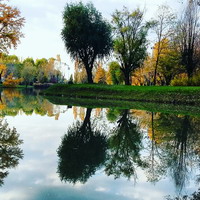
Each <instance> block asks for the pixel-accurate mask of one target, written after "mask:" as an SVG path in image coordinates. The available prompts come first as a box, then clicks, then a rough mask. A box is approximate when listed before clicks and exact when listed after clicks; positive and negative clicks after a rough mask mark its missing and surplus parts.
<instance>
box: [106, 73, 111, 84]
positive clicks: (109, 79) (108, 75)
mask: <svg viewBox="0 0 200 200" xmlns="http://www.w3.org/2000/svg"><path fill="white" fill-rule="evenodd" d="M106 83H107V84H108V85H112V77H111V74H110V72H107V74H106Z"/></svg>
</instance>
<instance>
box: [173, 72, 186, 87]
mask: <svg viewBox="0 0 200 200" xmlns="http://www.w3.org/2000/svg"><path fill="white" fill-rule="evenodd" d="M188 84H189V80H188V77H187V75H186V74H179V75H177V76H175V77H174V79H173V80H172V81H171V85H172V86H187V85H188Z"/></svg>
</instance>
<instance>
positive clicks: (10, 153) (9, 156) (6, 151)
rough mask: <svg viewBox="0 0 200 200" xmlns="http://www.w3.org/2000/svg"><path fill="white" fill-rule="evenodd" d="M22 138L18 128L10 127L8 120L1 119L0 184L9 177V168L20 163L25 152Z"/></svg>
mask: <svg viewBox="0 0 200 200" xmlns="http://www.w3.org/2000/svg"><path fill="white" fill-rule="evenodd" d="M21 144H22V140H20V139H19V134H18V133H17V131H16V129H15V128H13V129H10V128H9V127H8V123H7V122H6V121H3V120H2V119H1V120H0V186H1V185H3V183H4V178H5V177H7V175H8V174H9V173H8V169H11V168H14V167H16V166H17V165H18V164H19V159H22V158H23V152H22V150H21V149H20V147H19V145H21Z"/></svg>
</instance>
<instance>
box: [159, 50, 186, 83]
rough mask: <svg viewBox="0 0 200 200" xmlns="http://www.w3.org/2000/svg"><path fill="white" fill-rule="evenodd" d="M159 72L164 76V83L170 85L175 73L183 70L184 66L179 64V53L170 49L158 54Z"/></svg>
mask: <svg viewBox="0 0 200 200" xmlns="http://www.w3.org/2000/svg"><path fill="white" fill-rule="evenodd" d="M159 72H161V73H162V75H163V76H164V79H165V84H166V85H170V82H171V80H172V79H173V78H174V77H175V76H176V75H177V74H180V73H182V72H184V67H183V66H181V65H180V55H179V53H178V52H176V51H172V50H171V51H168V52H166V53H164V54H163V55H162V56H160V58H159Z"/></svg>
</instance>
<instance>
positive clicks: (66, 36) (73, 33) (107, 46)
mask: <svg viewBox="0 0 200 200" xmlns="http://www.w3.org/2000/svg"><path fill="white" fill-rule="evenodd" d="M63 21H64V27H63V29H62V33H61V34H62V39H63V41H64V43H65V47H66V49H67V51H68V52H69V53H70V55H71V57H72V58H73V59H74V60H76V59H78V60H79V61H81V62H82V63H83V64H84V67H85V69H86V72H87V78H88V83H93V76H92V70H93V67H94V63H95V61H96V60H97V59H102V58H104V57H105V56H108V55H109V54H110V51H111V48H112V39H111V28H110V25H109V24H108V23H107V22H106V21H105V20H103V18H102V15H101V14H100V13H99V12H98V11H97V10H96V8H95V7H94V6H93V4H92V3H88V4H86V5H84V4H83V3H81V2H79V3H71V4H67V5H66V7H65V10H64V14H63Z"/></svg>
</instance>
